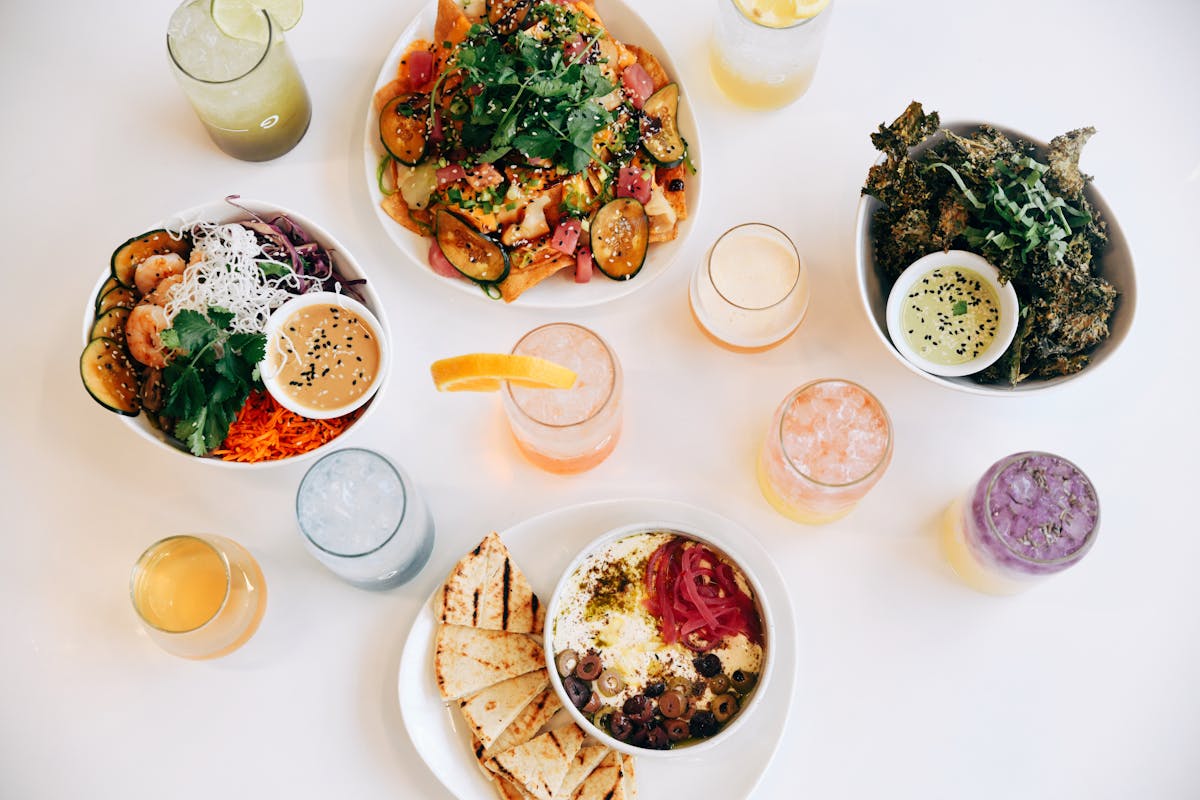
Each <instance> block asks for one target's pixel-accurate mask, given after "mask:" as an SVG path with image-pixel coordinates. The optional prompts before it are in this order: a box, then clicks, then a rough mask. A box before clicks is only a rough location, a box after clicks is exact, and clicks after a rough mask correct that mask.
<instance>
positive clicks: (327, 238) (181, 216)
mask: <svg viewBox="0 0 1200 800" xmlns="http://www.w3.org/2000/svg"><path fill="white" fill-rule="evenodd" d="M236 202H237V204H238V205H237V206H234V205H231V204H230V203H228V202H226V201H225V200H217V201H214V202H212V203H206V204H204V205H202V206H196V207H195V208H189V209H188V210H186V211H180V212H178V213H176V214H172V215H171V216H169V217H167V218H165V219H161V220H159V221H158V222H157V223H155V224H154V225H150V226H147V227H146V228H145V230H147V231H150V230H155V229H157V228H171V229H174V230H178V229H179V228H181V227H183V226H186V225H191V224H192V223H195V222H198V221H201V220H207V221H210V222H218V223H224V222H236V221H237V220H241V219H246V218H247V217H248V216H249V214H248V213H247V211H253V212H254V213H256V214H258V215H259V216H262V217H264V218H266V217H273V216H277V215H279V214H286V215H287V216H288V217H289V218H290V219H291V220H292V221H293V222H295V223H296V224H297V225H299V226H300V227H301V228H303V229H304V230H305V232H306V233H308V235H309V236H311V237H312V238H313V239H314V240H316V241H317V242H320V243H321V246H322V247H324V248H325V249H326V250H328V251H329V253H330V254H331V256H332V257H333V259H334V261H335V262H336V263H337V267H338V270H339V271H340V272H341V274H342V276H343V277H345V278H346V279H347V280H357V279H359V278H364V279H365V278H366V277H367V275H366V274H365V273H364V272H363V270H362V267H361V266H359V263H358V261H357V260H355V258H354V256H353V255H351V253H350V251H349V250H347V249H346V248H345V247H344V246H342V243H341V242H339V241H338V240H337V239H336V238H334V236H333V234H331V233H330V232H329V231H327V230H325V229H324V228H323V227H321V226H320V225H318V224H317V223H316V222H314V221H313V220H311V219H309V218H308V217H306V216H304V215H303V214H300V213H298V212H296V211H292V210H291V209H289V208H285V207H283V206H280V205H277V204H275V203H266V202H262V201H259V200H248V199H246V198H238V199H237V200H236ZM238 206H240V208H239V207H238ZM136 235H137V231H129V232H128V234H127V235H125V236H123V237H121V238H119V239H116V240H115V244H114V249H115V248H116V244H119V243H120V242H123V241H125V239H128V238H130V237H131V236H136ZM109 274H110V273H109V271H108V270H107V269H105V270H104V273H103V274H102V275H101V276H100V279H99V280H97V281H96V285H95V286H94V287H92V291H91V294H89V295H88V299H87V306H86V307H85V309H84V312H83V343H84V344H85V345H86V344H87V341H88V338H89V335H90V333H91V330H92V323H93V322H94V321H95V318H96V317H95V315H96V312H95V301H96V295H97V293H98V292H99V291H100V287H101V286H103V285H104V283H105V281H107V280H108V278H109ZM354 288H355V289H356V290H357V291H358V293H359V294H360V295H362V298H363V304H364V305H366V307H367V308H368V309H370V310H371V313H372V314H374V315H375V318H376V319H377V320H378V321H379V326H380V328H382V329H383V336H384V338H385V339H386V340H387V342H388V343H389V347H390V346H391V345H390V342H391V332H390V329H389V327H388V321H387V314H386V313H385V312H384V310H383V303H382V302H380V300H379V295H378V294H376V292H375V288H374V287H373V286H372V285H371V282H370V281H369V280H368V281H367V282H366V283H360V284H358V285H356V286H355V287H354ZM388 379H389V375H387V374H385V375H384V376H383V379H382V380H381V381H380V384H379V389H378V390H376V392H375V396H374V397H372V398H371V400H370V401H369V402H367V404H366V405H365V407H364V410H363V413H362V414H361V415H359V417H358V419H356V420H355V421H354V423H353V424H352V425H350V426H349V427H348V428H346V430H345V431H343V432H342V436H344V435H345V434H346V433H348V432H349V431H351V430H353V429H354V428H356V427H358V426H359V425H362V423H363V420H365V419H366V418H367V417H369V416H370V415H371V413H372V411H373V410H374V409H375V408H377V407H378V405H379V397H380V395H381V394H383V391H384V389H386V388H387V384H388ZM80 388H81V389H82V388H83V387H80ZM85 391H86V390H85ZM110 416H112V417H114V418H116V419H120V420H121V421H122V422H124V423H125V425H127V426H128V427H129V428H130V429H131V430H132V431H133V432H134V433H136V434H138V435H139V436H141V437H142V438H143V439H146V440H147V441H149V442H151V443H153V444H155V445H157V446H159V447H162V448H165V449H167V450H170V451H171V452H173V453H177V454H178V455H181V456H185V457H187V458H189V459H192V460H194V461H199V462H202V463H205V464H212V465H215V466H218V467H228V468H229V469H241V470H248V469H264V468H269V467H274V466H278V465H280V464H293V463H296V462H298V461H305V460H308V459H310V458H313V457H315V456H317V455H320V454H323V453H326V452H328V451H329V450H331V449H334V448H336V447H337V446H338V441H339V440H340V439H341V438H342V437H341V436H338V437H337V438H335V439H333V440H331V441H329V442H326V443H325V444H323V445H321V446H320V447H318V448H316V449H315V450H310V451H309V452H307V453H305V454H304V455H299V456H292V457H290V458H281V459H278V460H276V461H262V462H259V463H257V464H243V463H239V462H236V461H225V460H223V459H220V458H216V457H213V456H205V457H200V458H198V457H196V456H193V455H192V454H191V453H190V452H188V450H187V448H185V447H184V446H183V445H182V444H181V443H180V442H179V441H178V440H176V439H174V438H172V437H170V436H167V435H166V434H165V433H163V432H162V431H161V430H159V429H158V428H156V427H154V426H153V425H151V424H150V420H149V419H148V418H147V416H146V414H144V413H142V414H139V415H137V416H136V417H124V416H120V415H118V414H113V413H110Z"/></svg>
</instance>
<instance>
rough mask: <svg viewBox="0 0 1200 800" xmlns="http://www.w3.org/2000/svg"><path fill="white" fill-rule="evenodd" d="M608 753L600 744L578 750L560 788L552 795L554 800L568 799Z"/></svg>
mask: <svg viewBox="0 0 1200 800" xmlns="http://www.w3.org/2000/svg"><path fill="white" fill-rule="evenodd" d="M608 752H609V750H608V748H607V747H605V746H604V745H602V744H589V745H586V746H584V747H581V748H579V752H578V753H576V754H575V759H574V760H573V761H572V762H571V766H570V767H568V768H567V774H566V777H564V778H563V782H562V786H560V787H558V791H557V792H555V793H554V800H567V799H568V798H570V797H571V795H573V794H574V793H575V790H576V789H578V788H579V784H581V783H583V779H584V778H586V777H587V776H588V775H590V774H592V770H594V769H595V768H596V767H597V766H599V765H600V762H601V761H603V760H604V759H605V757H607V756H608Z"/></svg>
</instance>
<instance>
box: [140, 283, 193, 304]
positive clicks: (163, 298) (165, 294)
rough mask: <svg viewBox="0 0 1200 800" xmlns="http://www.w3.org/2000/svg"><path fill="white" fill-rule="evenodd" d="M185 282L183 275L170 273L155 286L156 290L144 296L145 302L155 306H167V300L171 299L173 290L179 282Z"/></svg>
mask: <svg viewBox="0 0 1200 800" xmlns="http://www.w3.org/2000/svg"><path fill="white" fill-rule="evenodd" d="M181 283H183V276H182V275H168V276H167V277H165V278H163V279H162V280H161V281H159V282H158V286H155V287H154V291H153V292H151V293H150V294H148V295H146V296H145V297H144V298H142V300H143V302H146V303H149V304H150V305H154V306H162V307H163V308H166V307H167V301H168V300H170V299H171V290H172V289H174V288H175V287H176V286H178V285H179V284H181Z"/></svg>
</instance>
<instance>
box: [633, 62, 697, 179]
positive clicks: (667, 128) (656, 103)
mask: <svg viewBox="0 0 1200 800" xmlns="http://www.w3.org/2000/svg"><path fill="white" fill-rule="evenodd" d="M641 130H642V147H644V148H645V149H646V152H647V153H649V154H650V157H651V158H653V159H654V160H655V161H657V162H658V163H659V164H660V165H662V166H664V167H674V166H677V165H679V164H681V163H683V157H684V156H685V155H687V145H686V144H684V142H683V137H682V136H680V135H679V85H678V84H674V83H668V84H667V85H666V86H664V87H662V88H661V89H659V90H658V91H657V92H655V93H654V94H652V95H650V96H649V97H648V98H646V102H645V103H644V104H643V105H642V122H641Z"/></svg>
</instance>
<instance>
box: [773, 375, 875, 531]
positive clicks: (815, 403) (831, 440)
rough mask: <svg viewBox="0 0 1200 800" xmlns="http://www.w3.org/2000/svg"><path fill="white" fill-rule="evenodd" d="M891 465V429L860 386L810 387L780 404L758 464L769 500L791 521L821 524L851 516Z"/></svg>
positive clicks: (825, 383)
mask: <svg viewBox="0 0 1200 800" xmlns="http://www.w3.org/2000/svg"><path fill="white" fill-rule="evenodd" d="M891 460H892V425H891V421H890V420H889V419H888V415H887V412H886V411H885V410H884V408H883V405H882V404H881V403H880V402H879V400H878V399H876V397H875V396H874V395H873V394H871V393H870V392H868V391H867V390H866V389H864V388H863V387H862V386H859V385H858V384H857V383H853V382H852V381H847V380H839V379H823V380H817V381H812V382H811V383H806V384H805V385H803V386H801V387H800V388H799V389H796V390H795V391H794V392H792V393H791V394H790V395H788V396H787V398H786V399H785V400H784V401H783V402H782V403H781V404H780V405H779V408H778V409H777V410H776V411H775V416H774V418H773V419H772V420H771V426H770V427H769V428H768V429H767V437H766V441H765V442H764V444H763V447H762V451H761V453H760V456H759V459H758V485H759V487H760V488H761V489H762V493H763V496H764V497H765V498H766V499H767V501H768V502H769V503H770V504H771V505H772V506H774V508H775V510H776V511H778V512H779V513H781V514H783V515H784V516H786V517H788V518H790V519H793V520H795V521H796V522H802V523H805V524H809V525H818V524H822V523H826V522H832V521H833V520H836V519H839V518H841V517H844V516H845V515H846V514H849V513H850V512H851V511H852V510H853V509H854V507H855V506H856V505H857V504H858V501H859V500H861V499H862V498H863V497H864V496H865V495H866V493H867V492H868V491H870V490H871V487H873V486H874V485H875V484H876V483H878V482H879V479H880V478H881V477H883V473H884V471H885V470H887V467H888V464H889V463H890V462H891Z"/></svg>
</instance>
